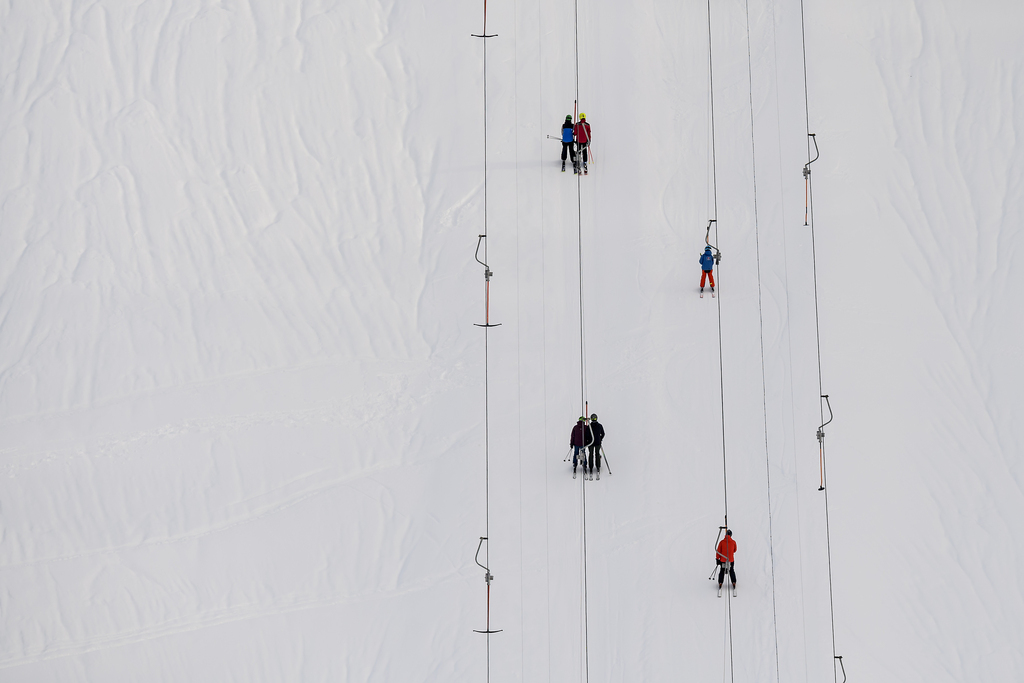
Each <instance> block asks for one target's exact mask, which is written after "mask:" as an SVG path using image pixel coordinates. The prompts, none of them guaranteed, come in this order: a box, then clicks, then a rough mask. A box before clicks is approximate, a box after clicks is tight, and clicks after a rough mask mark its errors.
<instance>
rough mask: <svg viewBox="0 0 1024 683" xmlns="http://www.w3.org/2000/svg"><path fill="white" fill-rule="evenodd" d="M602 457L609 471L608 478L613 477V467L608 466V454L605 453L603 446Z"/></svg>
mask: <svg viewBox="0 0 1024 683" xmlns="http://www.w3.org/2000/svg"><path fill="white" fill-rule="evenodd" d="M601 455H602V456H603V457H604V466H605V469H607V470H608V476H609V477H610V476H612V466H611V465H609V464H608V454H607V453H605V452H604V446H601Z"/></svg>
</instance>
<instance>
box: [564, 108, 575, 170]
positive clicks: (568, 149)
mask: <svg viewBox="0 0 1024 683" xmlns="http://www.w3.org/2000/svg"><path fill="white" fill-rule="evenodd" d="M572 135H573V126H572V114H566V115H565V123H563V124H562V172H563V173H564V172H565V155H566V153H568V154H569V155H570V156H571V157H572V170H573V172H574V173H575V172H576V145H575V144H573V139H572Z"/></svg>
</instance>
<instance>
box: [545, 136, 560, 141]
mask: <svg viewBox="0 0 1024 683" xmlns="http://www.w3.org/2000/svg"><path fill="white" fill-rule="evenodd" d="M548 140H558V141H559V142H561V141H562V138H560V137H556V136H554V135H549V136H548Z"/></svg>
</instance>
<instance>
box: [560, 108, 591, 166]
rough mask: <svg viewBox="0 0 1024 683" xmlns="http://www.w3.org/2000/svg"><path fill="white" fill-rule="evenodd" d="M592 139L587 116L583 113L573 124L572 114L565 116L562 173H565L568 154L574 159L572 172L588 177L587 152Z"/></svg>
mask: <svg viewBox="0 0 1024 683" xmlns="http://www.w3.org/2000/svg"><path fill="white" fill-rule="evenodd" d="M591 139H592V137H591V134H590V124H589V123H587V115H586V114H584V113H582V112H581V113H580V120H579V121H577V122H576V123H573V122H572V114H566V115H565V123H563V124H562V173H565V156H566V154H568V155H569V156H570V157H571V158H572V172H573V173H581V172H582V173H583V175H587V150H588V149H589V148H590V141H591ZM581 163H582V166H581Z"/></svg>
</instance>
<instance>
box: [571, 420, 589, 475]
mask: <svg viewBox="0 0 1024 683" xmlns="http://www.w3.org/2000/svg"><path fill="white" fill-rule="evenodd" d="M593 441H594V435H593V434H592V433H591V432H590V428H589V427H587V418H585V417H581V418H580V419H579V420H578V421H577V422H576V426H575V427H573V428H572V434H570V435H569V445H570V446H572V448H573V451H572V478H573V479H575V478H576V464H577V463H578V462H579V461H580V460H582V461H583V473H584V474H586V472H587V459H586V451H584V449H585V448H586V447H587V446H589V445H590V444H591V443H593ZM581 452H583V456H584V457H582V458H580V453H581Z"/></svg>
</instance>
